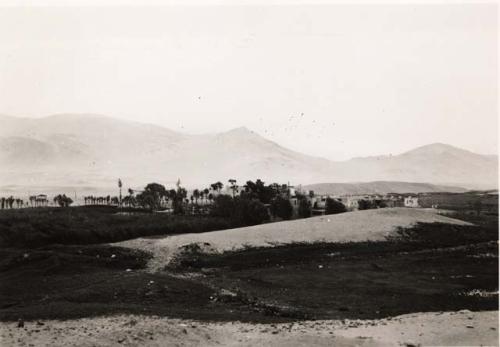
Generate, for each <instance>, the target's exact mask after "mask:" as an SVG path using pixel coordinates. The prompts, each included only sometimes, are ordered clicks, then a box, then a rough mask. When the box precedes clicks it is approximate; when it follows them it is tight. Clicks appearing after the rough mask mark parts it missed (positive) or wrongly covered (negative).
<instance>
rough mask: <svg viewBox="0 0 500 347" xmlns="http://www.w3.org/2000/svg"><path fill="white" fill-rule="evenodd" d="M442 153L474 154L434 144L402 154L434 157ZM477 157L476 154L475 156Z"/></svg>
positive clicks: (449, 146) (437, 143) (439, 143)
mask: <svg viewBox="0 0 500 347" xmlns="http://www.w3.org/2000/svg"><path fill="white" fill-rule="evenodd" d="M444 153H455V154H457V153H460V154H465V153H467V154H476V153H472V152H470V151H467V150H465V149H461V148H458V147H455V146H452V145H448V144H446V143H441V142H435V143H431V144H428V145H424V146H421V147H417V148H415V149H412V150H410V151H408V152H405V153H403V155H408V154H421V155H436V154H444ZM476 155H477V154H476Z"/></svg>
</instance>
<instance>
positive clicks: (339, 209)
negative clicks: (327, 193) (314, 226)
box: [325, 198, 347, 214]
mask: <svg viewBox="0 0 500 347" xmlns="http://www.w3.org/2000/svg"><path fill="white" fill-rule="evenodd" d="M346 211H347V210H346V208H345V206H344V204H343V203H341V202H340V201H337V200H335V199H332V198H327V199H326V205H325V214H337V213H343V212H346Z"/></svg>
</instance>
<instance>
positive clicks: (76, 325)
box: [0, 310, 498, 347]
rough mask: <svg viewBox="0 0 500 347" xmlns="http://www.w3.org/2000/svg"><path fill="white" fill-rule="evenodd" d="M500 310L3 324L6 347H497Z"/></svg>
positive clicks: (135, 317) (0, 337)
mask: <svg viewBox="0 0 500 347" xmlns="http://www.w3.org/2000/svg"><path fill="white" fill-rule="evenodd" d="M497 327H498V311H490V312H470V311H466V310H464V311H460V312H451V313H441V312H430V313H417V314H410V315H404V316H397V317H393V318H391V319H381V320H363V321H360V320H343V321H338V320H328V321H299V322H291V323H278V324H249V323H241V322H231V323H209V322H202V321H193V320H178V319H169V318H161V317H157V316H154V317H151V316H138V315H120V316H113V317H99V318H91V319H90V318H84V319H77V320H68V321H54V320H44V321H38V322H35V321H34V322H27V323H26V325H25V327H24V328H18V327H17V324H15V323H0V342H1V344H2V346H89V347H90V346H221V345H222V346H283V347H293V346H339V347H344V346H376V347H382V346H420V345H422V346H479V345H482V346H497V345H498V330H497Z"/></svg>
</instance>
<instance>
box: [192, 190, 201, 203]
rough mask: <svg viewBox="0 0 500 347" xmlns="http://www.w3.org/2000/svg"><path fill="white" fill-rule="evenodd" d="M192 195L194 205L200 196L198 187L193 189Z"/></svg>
mask: <svg viewBox="0 0 500 347" xmlns="http://www.w3.org/2000/svg"><path fill="white" fill-rule="evenodd" d="M193 197H194V200H195V201H196V205H198V199H199V198H200V191H199V190H198V189H195V190H193Z"/></svg>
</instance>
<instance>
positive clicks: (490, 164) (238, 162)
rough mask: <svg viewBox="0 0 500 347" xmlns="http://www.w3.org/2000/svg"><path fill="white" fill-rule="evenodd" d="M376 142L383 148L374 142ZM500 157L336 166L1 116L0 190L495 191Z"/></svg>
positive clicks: (62, 121)
mask: <svg viewBox="0 0 500 347" xmlns="http://www.w3.org/2000/svg"><path fill="white" fill-rule="evenodd" d="M381 141H383V140H381ZM497 167H498V157H497V156H491V155H480V154H476V153H472V152H469V151H466V150H462V149H459V148H456V147H453V146H450V145H446V144H430V145H426V146H423V147H419V148H416V149H414V150H411V151H408V152H405V153H402V154H399V155H394V156H377V157H366V158H354V159H351V160H348V161H342V162H334V161H330V160H327V159H323V158H319V157H313V156H309V155H305V154H301V153H298V152H294V151H291V150H288V149H286V148H284V147H282V146H280V145H279V144H277V143H274V142H272V141H269V140H267V139H265V138H264V137H262V136H260V135H258V134H257V133H255V132H253V131H251V130H249V129H247V128H244V127H241V128H236V129H233V130H230V131H227V132H222V133H218V134H207V135H186V134H182V133H178V132H174V131H171V130H169V129H166V128H163V127H160V126H155V125H148V124H140V123H135V122H128V121H122V120H117V119H113V118H108V117H104V116H96V115H76V114H71V115H54V116H49V117H45V118H38V119H32V118H17V117H9V116H0V180H1V181H0V182H1V184H0V186H4V187H5V186H9V185H19V186H24V187H30V186H33V187H49V186H51V187H54V186H55V187H72V188H75V189H79V188H81V187H97V188H99V189H101V188H112V187H114V186H115V185H116V179H117V178H118V177H121V178H122V180H123V181H124V183H125V186H126V187H128V186H132V187H138V186H143V185H144V184H146V183H148V182H151V181H157V182H160V183H163V184H166V185H171V184H173V183H174V182H175V181H176V180H177V179H178V178H180V179H181V181H182V182H183V184H184V185H187V186H188V187H189V186H194V185H207V184H209V183H212V182H214V181H217V180H220V181H222V182H224V183H225V182H227V179H229V178H235V179H237V180H238V181H239V182H243V181H245V180H248V179H256V178H261V179H263V180H264V181H265V182H269V183H270V182H272V181H276V182H290V183H291V184H312V183H318V182H363V181H364V182H366V181H404V182H423V183H431V184H438V185H453V186H461V187H466V188H496V187H497V172H498V170H497Z"/></svg>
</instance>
